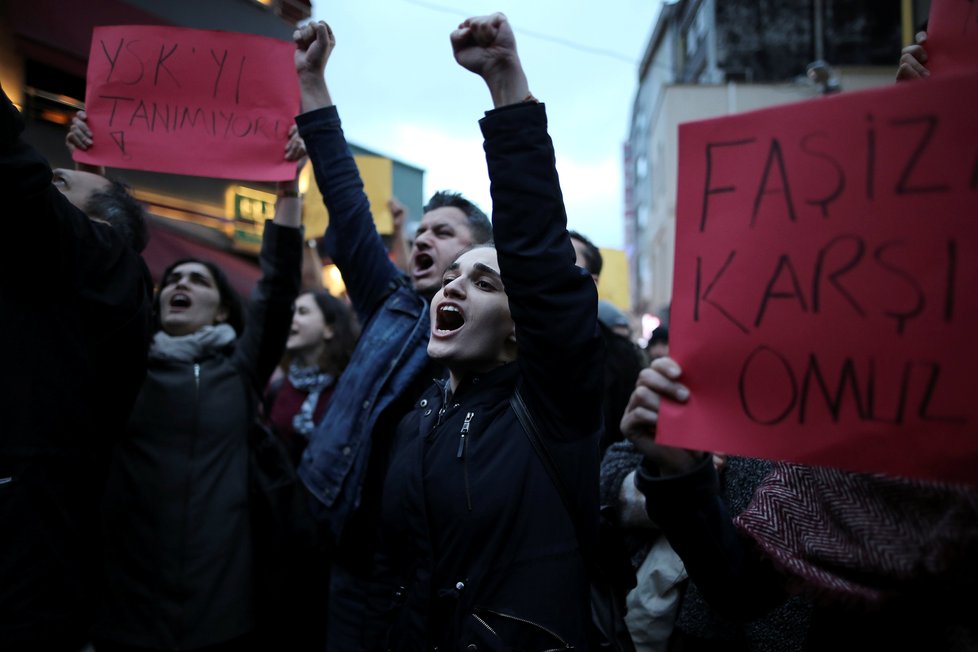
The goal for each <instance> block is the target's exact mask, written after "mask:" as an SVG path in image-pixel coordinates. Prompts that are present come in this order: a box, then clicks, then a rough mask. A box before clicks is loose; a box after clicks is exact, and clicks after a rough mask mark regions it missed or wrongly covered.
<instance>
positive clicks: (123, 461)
mask: <svg viewBox="0 0 978 652" xmlns="http://www.w3.org/2000/svg"><path fill="white" fill-rule="evenodd" d="M301 248H302V234H301V231H300V230H299V229H294V228H287V227H281V226H278V225H276V224H273V223H269V224H267V225H266V226H265V237H264V242H263V246H262V254H261V263H262V271H263V275H262V278H261V280H260V281H259V283H258V286H257V287H256V289H255V294H254V296H253V297H252V300H251V303H250V307H249V311H248V323H247V327H246V328H245V331H244V334H243V335H241V337H239V338H238V339H237V340H236V341H235V342H234V343H233V344H232V345H230V346H229V347H227V348H225V349H223V350H219V351H215V352H213V353H211V354H209V355H206V356H204V357H202V358H201V359H198V360H194V361H193V362H177V361H172V360H162V359H157V358H155V357H154V356H151V359H150V366H149V371H148V374H147V376H146V381H145V382H144V383H143V386H142V389H141V391H140V393H139V398H138V400H137V401H136V405H135V407H134V408H133V412H132V417H131V418H130V420H129V424H128V427H127V431H126V436H125V439H124V440H123V441H122V442H121V443H120V445H119V446H118V447H117V449H116V451H115V454H114V456H113V460H112V468H111V471H110V476H109V482H108V487H107V489H106V499H105V506H104V509H103V513H104V521H105V527H104V537H105V585H106V586H105V591H104V601H103V604H102V606H101V608H100V610H99V618H98V625H97V628H96V634H97V636H98V638H101V639H108V640H110V641H114V642H118V643H123V644H126V645H134V646H140V647H147V648H154V649H169V650H180V649H193V648H198V647H204V646H207V645H212V644H216V643H220V642H223V641H228V640H230V639H232V638H235V637H237V636H241V635H244V634H247V633H248V632H249V631H251V630H253V629H254V626H255V613H254V598H255V596H254V588H255V587H254V580H255V577H254V550H253V546H252V539H251V529H250V519H249V511H248V446H247V436H248V432H249V428H250V426H251V423H252V420H253V419H254V414H255V410H256V406H257V401H256V400H255V397H257V396H259V395H260V394H259V393H260V391H261V388H263V387H264V386H265V384H266V382H267V380H268V377H269V376H270V375H271V373H272V370H273V369H274V367H275V364H276V363H277V362H278V361H279V359H280V358H281V355H282V351H283V349H284V346H285V340H286V338H287V336H288V329H289V327H290V324H291V320H292V302H293V301H294V300H295V297H296V295H297V294H298V290H299V261H300V257H301Z"/></svg>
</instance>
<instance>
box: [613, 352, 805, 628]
mask: <svg viewBox="0 0 978 652" xmlns="http://www.w3.org/2000/svg"><path fill="white" fill-rule="evenodd" d="M681 377H682V369H681V368H680V367H679V365H678V364H677V363H676V361H675V360H672V359H671V358H658V359H656V360H654V361H652V364H651V365H650V366H649V368H647V369H645V370H643V371H642V373H641V374H640V375H639V379H638V382H637V383H636V387H635V391H634V392H633V393H632V397H631V399H630V400H629V402H628V408H627V409H626V410H625V415H624V416H623V417H622V420H621V431H622V433H623V434H624V435H625V436H626V437H628V438H629V439H630V440H631V441H632V442H633V443H634V444H635V447H636V448H637V449H638V450H639V451H640V452H641V453H642V455H643V456H644V457H645V460H644V461H643V462H642V465H641V466H640V467H639V469H638V470H637V471H636V475H635V484H636V486H637V488H638V489H639V490H640V491H641V492H642V493H643V494H644V495H645V509H646V511H647V513H648V515H649V517H650V518H651V519H652V521H653V522H654V523H655V524H656V525H657V526H658V527H659V528H660V529H661V530H662V533H663V534H665V535H666V538H667V539H668V540H669V544H670V545H671V546H672V547H673V549H674V550H675V551H676V553H677V554H678V555H679V556H680V557H681V558H682V560H683V563H684V564H685V565H686V571H687V572H688V573H689V576H690V577H691V578H692V580H693V581H694V582H695V583H696V585H697V586H698V587H699V589H700V590H701V591H702V592H703V595H704V596H705V597H706V599H707V601H708V602H709V603H710V606H711V607H713V608H714V609H716V610H717V612H719V613H721V614H722V615H724V616H725V617H728V618H731V619H735V620H751V619H753V618H756V617H758V616H760V615H762V614H763V613H765V612H766V611H768V610H769V609H771V608H773V607H775V606H777V605H778V604H780V603H781V602H783V601H784V600H785V599H786V594H785V589H784V586H785V585H784V580H783V578H782V576H781V575H780V574H779V573H778V572H777V571H775V569H774V567H773V566H772V565H771V563H770V562H769V561H767V560H766V559H765V558H764V557H763V555H761V553H760V552H759V551H758V550H757V548H756V546H755V545H754V544H753V542H752V541H751V540H750V539H749V538H748V537H747V536H746V535H744V534H743V533H742V532H741V531H740V530H738V529H737V528H736V527H735V526H734V523H733V519H732V518H731V515H730V512H729V511H728V509H727V506H726V504H725V503H724V502H723V500H722V499H721V497H720V487H719V483H718V480H717V474H716V470H715V467H714V463H713V460H712V457H711V456H710V455H709V454H707V453H701V452H698V451H690V450H686V449H683V448H674V447H671V446H663V445H661V444H658V443H656V441H655V436H656V431H657V428H658V423H659V408H660V407H661V405H662V401H663V400H667V401H675V402H677V403H685V402H687V401H688V400H689V390H688V389H687V388H686V386H685V385H683V384H682V383H681V382H680V378H681Z"/></svg>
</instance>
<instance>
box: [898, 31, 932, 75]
mask: <svg viewBox="0 0 978 652" xmlns="http://www.w3.org/2000/svg"><path fill="white" fill-rule="evenodd" d="M926 40H927V32H917V35H916V36H915V37H914V41H915V43H914V44H913V45H908V46H907V47H905V48H903V51H902V53H901V54H900V67H899V68H897V75H896V78H897V81H908V80H911V79H921V78H923V77H930V70H928V69H927V68H926V66H924V64H925V63H927V50H925V49H924V42H925V41H926Z"/></svg>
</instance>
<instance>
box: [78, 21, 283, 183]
mask: <svg viewBox="0 0 978 652" xmlns="http://www.w3.org/2000/svg"><path fill="white" fill-rule="evenodd" d="M290 55H291V46H290V45H289V44H288V43H285V42H282V41H276V40H274V39H269V38H265V37H259V36H251V35H245V34H233V33H229V32H216V31H209V30H193V29H184V28H173V27H157V26H117V27H98V28H96V29H95V31H94V33H93V36H92V50H91V54H90V56H89V67H88V89H87V93H86V104H85V106H86V114H87V122H88V126H89V127H90V129H91V131H90V133H88V134H77V135H78V136H79V138H78V139H77V141H76V142H75V143H74V144H75V145H76V146H77V145H79V144H81V143H84V142H87V144H88V145H89V146H90V147H89V148H88V149H87V150H84V151H83V150H81V149H76V151H75V153H74V157H75V160H76V161H79V162H82V163H89V164H95V165H106V166H112V167H125V168H133V169H140V170H152V171H156V172H173V173H178V174H192V175H199V176H210V177H222V178H232V179H250V180H255V181H278V180H282V179H289V178H292V177H294V176H295V165H294V164H293V163H290V162H289V161H287V160H285V159H284V158H283V156H282V147H283V146H284V145H285V143H286V141H287V139H288V130H289V126H290V125H291V124H292V122H293V118H294V116H295V114H296V113H297V110H298V104H299V102H298V88H297V85H296V81H295V76H294V75H293V74H292V68H293V67H292V64H291V61H290V59H289V57H290ZM86 139H87V140H86Z"/></svg>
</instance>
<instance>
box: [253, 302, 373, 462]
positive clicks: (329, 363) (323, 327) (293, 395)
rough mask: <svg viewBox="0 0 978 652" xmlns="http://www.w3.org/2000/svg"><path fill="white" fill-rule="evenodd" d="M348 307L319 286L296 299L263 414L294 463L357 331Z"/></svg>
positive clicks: (320, 411)
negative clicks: (278, 370)
mask: <svg viewBox="0 0 978 652" xmlns="http://www.w3.org/2000/svg"><path fill="white" fill-rule="evenodd" d="M359 330H360V329H359V327H358V326H357V322H356V317H354V316H353V311H352V310H350V308H349V307H348V306H347V305H346V304H345V303H343V302H342V301H340V300H339V299H337V298H336V297H334V296H333V295H331V294H330V293H329V292H326V291H324V290H317V291H310V292H303V293H302V294H300V295H299V298H298V299H296V301H295V313H294V314H293V316H292V327H291V329H290V330H289V339H288V340H287V341H286V343H285V356H284V357H283V358H282V365H281V366H282V370H283V371H284V372H285V375H284V376H282V377H281V378H280V379H278V380H275V381H273V382H272V383H271V385H270V386H269V388H268V391H267V392H266V398H265V401H266V405H267V406H268V407H267V410H266V414H267V416H268V421H269V423H270V424H271V426H272V428H274V430H275V432H276V434H278V436H279V437H281V438H282V440H283V441H284V442H285V445H286V446H287V447H288V449H289V453H290V454H291V455H292V461H293V463H294V464H295V465H296V466H298V465H299V460H300V458H301V456H302V451H303V450H305V447H306V444H308V443H309V437H310V435H311V434H312V429H313V427H314V426H315V425H316V424H317V423H319V421H320V419H322V416H323V413H324V412H325V411H326V405H327V404H328V403H329V399H330V397H331V396H332V395H333V389H334V388H335V387H336V381H337V380H338V379H339V377H340V374H342V373H343V370H344V369H346V365H347V363H349V362H350V356H351V355H352V354H353V348H354V347H355V346H356V343H357V336H358V334H359Z"/></svg>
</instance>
